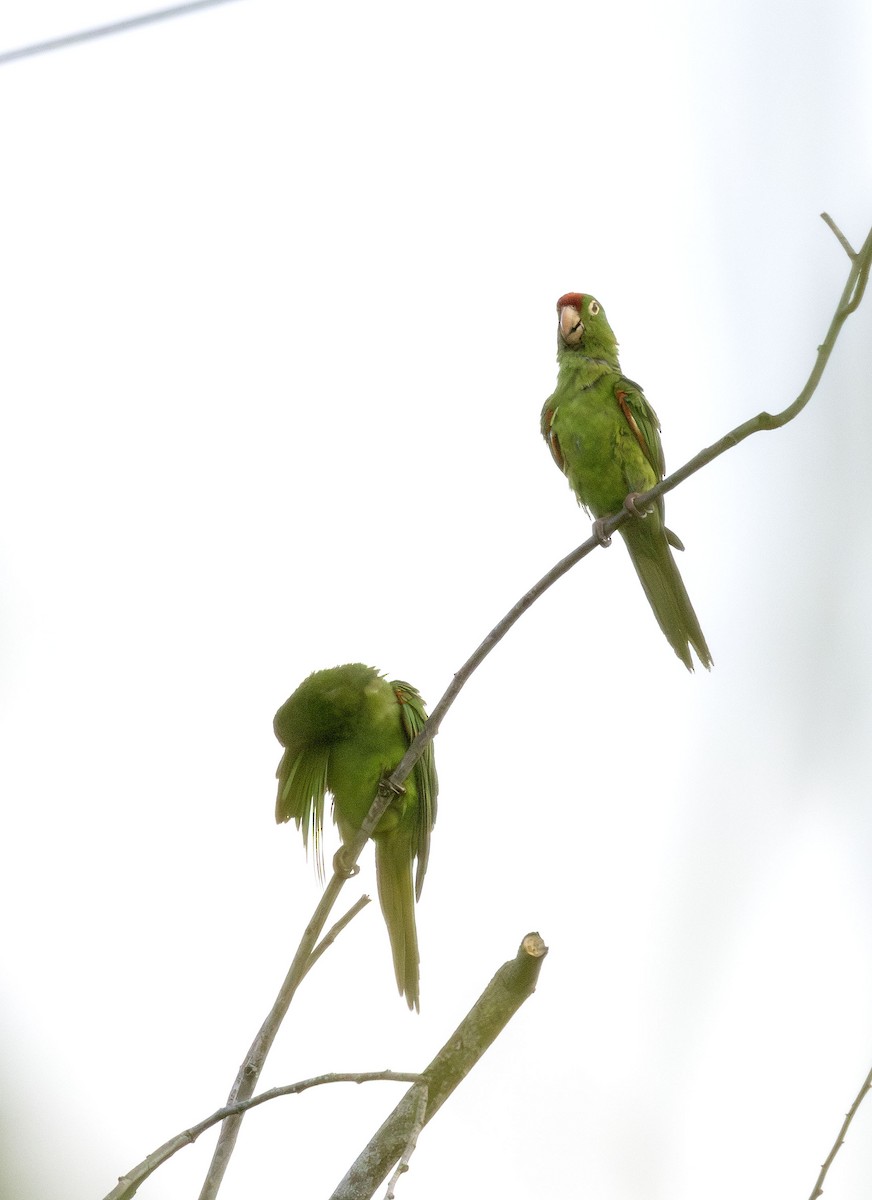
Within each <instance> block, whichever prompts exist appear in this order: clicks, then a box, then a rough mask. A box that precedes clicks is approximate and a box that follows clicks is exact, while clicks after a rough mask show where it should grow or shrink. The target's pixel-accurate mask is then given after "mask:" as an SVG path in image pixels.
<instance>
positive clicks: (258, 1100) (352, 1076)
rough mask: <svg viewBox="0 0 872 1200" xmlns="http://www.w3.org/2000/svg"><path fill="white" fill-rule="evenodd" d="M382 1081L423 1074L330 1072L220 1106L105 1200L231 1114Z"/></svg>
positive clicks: (123, 1197) (118, 1199)
mask: <svg viewBox="0 0 872 1200" xmlns="http://www.w3.org/2000/svg"><path fill="white" fill-rule="evenodd" d="M380 1080H387V1081H388V1082H391V1083H416V1084H420V1083H421V1076H420V1075H413V1074H410V1073H409V1072H405V1071H354V1072H331V1073H330V1074H329V1075H315V1076H314V1077H313V1078H312V1079H302V1080H300V1082H299V1083H286V1084H283V1085H282V1086H281V1087H274V1088H270V1090H269V1091H268V1092H261V1093H260V1095H259V1096H254V1097H252V1099H250V1100H241V1101H239V1103H238V1104H231V1105H230V1106H228V1107H226V1108H219V1109H218V1111H217V1112H214V1113H212V1115H211V1117H206V1118H205V1120H203V1121H200V1122H199V1123H198V1124H196V1125H192V1126H191V1128H190V1129H185V1130H184V1131H183V1132H182V1133H177V1134H176V1136H175V1137H172V1138H170V1140H169V1141H168V1142H164V1144H163V1145H162V1146H159V1147H158V1148H157V1150H153V1151H152V1153H151V1154H149V1156H148V1158H145V1159H143V1161H142V1162H141V1163H139V1164H138V1165H137V1166H135V1167H134V1168H133V1169H132V1170H131V1171H128V1172H127V1174H126V1175H122V1176H121V1178H120V1179H119V1180H118V1183H117V1185H116V1186H115V1187H114V1188H113V1189H112V1191H111V1192H109V1193H108V1194H107V1195H106V1197H105V1198H104V1200H129V1197H131V1196H133V1195H134V1194H135V1193H136V1191H137V1189H138V1188H139V1187H140V1185H141V1184H142V1183H144V1181H145V1180H146V1179H148V1177H149V1175H151V1173H152V1172H153V1171H156V1170H157V1168H158V1167H159V1166H161V1165H162V1164H163V1163H165V1162H166V1161H167V1159H170V1158H172V1156H173V1155H174V1154H175V1153H176V1151H177V1150H181V1149H182V1147H183V1146H190V1145H193V1143H194V1142H195V1141H196V1140H197V1138H198V1137H199V1136H200V1134H201V1133H205V1132H206V1130H207V1129H211V1127H212V1126H213V1125H217V1124H218V1122H219V1121H223V1120H225V1119H226V1118H227V1117H229V1116H233V1115H238V1114H240V1113H243V1112H246V1111H247V1110H248V1109H249V1108H257V1107H258V1105H260V1104H266V1103H267V1102H268V1101H269V1100H276V1099H278V1097H279V1096H296V1095H299V1094H300V1092H306V1091H308V1090H309V1088H313V1087H320V1086H321V1085H322V1084H325V1083H374V1082H376V1081H380Z"/></svg>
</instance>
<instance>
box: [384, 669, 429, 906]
mask: <svg viewBox="0 0 872 1200" xmlns="http://www.w3.org/2000/svg"><path fill="white" fill-rule="evenodd" d="M391 687H392V688H393V689H394V693H395V694H396V697H397V700H398V701H399V704H400V713H401V715H402V718H403V729H404V730H405V733H406V737H407V738H408V739H409V743H410V744H411V743H412V741H413V740H414V739H415V738H416V737H417V736H418V734H419V733H420V732H421V730H422V729H423V728H424V723H425V721H426V720H427V713H426V712H425V710H424V701H423V700H422V699H421V694H420V692H418V691H417V690H416V689H415V688H413V687H412V686H411V684H409V683H403V682H402V680H399V679H395V680H394V681H393V682H392V683H391ZM412 774H413V775H414V777H415V786H416V787H417V791H418V809H417V813H416V821H415V840H416V843H417V855H418V867H417V871H416V873H415V899H416V900H420V899H421V889H422V888H423V886H424V875H425V874H426V871H427V860H428V858H429V857H430V830H431V829H432V828H433V826H434V824H435V823H436V796H437V794H438V792H439V780H438V779H437V777H436V759H435V757H434V754H433V743H432V742H428V743H427V747H426V749H425V750H424V753H423V754H422V755H421V757H420V758H419V759H418V761H417V762H416V763H415V765H414V767H413V768H412Z"/></svg>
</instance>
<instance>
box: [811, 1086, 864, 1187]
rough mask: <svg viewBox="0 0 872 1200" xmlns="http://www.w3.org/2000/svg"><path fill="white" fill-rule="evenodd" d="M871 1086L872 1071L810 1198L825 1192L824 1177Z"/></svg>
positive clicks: (844, 1123)
mask: <svg viewBox="0 0 872 1200" xmlns="http://www.w3.org/2000/svg"><path fill="white" fill-rule="evenodd" d="M870 1088H872V1071H870V1072H869V1074H868V1075H867V1076H866V1078H865V1079H864V1080H863V1086H862V1087H861V1088H860V1090H859V1092H858V1093H857V1096H856V1099H855V1100H854V1103H853V1104H852V1105H851V1107H850V1108H849V1109H848V1111H847V1113H846V1114H845V1119H844V1121H843V1122H842V1128H841V1129H840V1130H839V1135H838V1137H837V1138H836V1140H835V1142H833V1148H832V1150H831V1151H830V1152H829V1154H828V1155H827V1157H826V1161H825V1162H824V1164H823V1166H822V1167H821V1172H820V1175H818V1177H817V1180H816V1182H815V1185H814V1187H813V1188H812V1191H811V1195H810V1196H809V1200H817V1197H818V1196H820V1195H822V1194H823V1190H824V1179H826V1175H827V1171H829V1169H830V1167H831V1166H832V1163H833V1159H834V1158H835V1157H836V1155H837V1154H838V1153H839V1149H840V1148H841V1146H842V1143H843V1142H844V1140H845V1134H846V1133H847V1132H848V1126H849V1125H850V1124H851V1122H852V1121H853V1119H854V1113H855V1112H856V1111H857V1109H858V1108H859V1107H860V1105H861V1104H862V1103H863V1097H864V1096H865V1095H866V1093H867V1092H868V1091H869V1089H870Z"/></svg>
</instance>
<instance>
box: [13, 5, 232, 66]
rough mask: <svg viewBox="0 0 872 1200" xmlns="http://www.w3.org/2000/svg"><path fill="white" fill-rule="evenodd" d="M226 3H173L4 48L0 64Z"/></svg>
mask: <svg viewBox="0 0 872 1200" xmlns="http://www.w3.org/2000/svg"><path fill="white" fill-rule="evenodd" d="M227 3H228V0H192V2H191V3H190V4H175V5H173V7H172V8H161V9H158V10H157V12H150V13H145V14H144V15H143V16H141V17H128V18H127V19H126V20H124V21H114V22H113V23H112V24H111V25H97V26H95V27H94V28H93V29H82V30H80V32H79V33H68V34H65V35H64V37H57V38H51V39H49V40H48V41H45V42H35V43H34V44H33V45H32V46H22V47H21V48H20V49H19V50H4V51H2V52H0V66H3V65H4V64H5V63H8V62H13V61H14V60H15V59H17V58H30V57H32V56H33V55H34V54H44V53H45V52H46V51H47V50H62V49H64V47H65V46H75V45H76V44H77V43H78V42H90V41H93V39H94V38H101V37H108V35H109V34H110V33H125V32H126V31H127V30H128V29H136V28H138V26H140V25H151V24H152V23H153V22H154V21H165V20H166V19H167V17H183V16H185V15H186V14H187V13H190V12H195V11H196V10H197V9H198V8H212V7H213V6H214V5H216V4H227Z"/></svg>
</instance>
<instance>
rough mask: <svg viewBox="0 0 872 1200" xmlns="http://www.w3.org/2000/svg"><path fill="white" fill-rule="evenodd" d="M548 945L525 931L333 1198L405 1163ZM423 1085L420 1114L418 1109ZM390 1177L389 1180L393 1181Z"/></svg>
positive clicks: (512, 1008)
mask: <svg viewBox="0 0 872 1200" xmlns="http://www.w3.org/2000/svg"><path fill="white" fill-rule="evenodd" d="M547 953H548V947H547V946H546V945H545V943H544V942H543V941H542V938H541V937H540V936H539V934H538V933H528V934H527V936H526V937H525V938H524V940H523V941H522V942H521V945H520V946H519V947H518V953H517V955H516V956H515V957H514V958H512V959H510V960H509V961H508V962H506V963H503V965H502V966H501V967H500V969H499V970H498V971H497V973H496V975H494V977H493V979H492V980H491V981H490V983H489V984H488V985H487V987H486V988H485V990H484V991H483V992H482V994H481V995H480V996H479V998H478V1000H476V1002H475V1004H474V1005H473V1006H472V1008H471V1009H470V1010H469V1012H468V1013H467V1015H466V1016H465V1017H464V1018H463V1020H462V1021H461V1022H460V1024H459V1025H458V1027H457V1028H456V1029H455V1031H454V1033H452V1035H451V1037H450V1038H449V1039H448V1041H447V1042H446V1043H445V1045H444V1046H443V1047H442V1049H441V1050H440V1051H439V1053H438V1054H437V1055H436V1057H435V1058H434V1059H433V1061H432V1062H431V1063H430V1064H429V1066H427V1067H425V1068H424V1070H423V1071H422V1072H421V1078H420V1080H419V1082H418V1083H417V1084H415V1085H414V1086H413V1087H411V1088H409V1090H408V1091H407V1092H406V1094H405V1096H403V1098H402V1100H401V1101H400V1102H399V1104H398V1105H397V1107H396V1108H395V1109H394V1111H393V1112H392V1113H391V1114H390V1115H389V1116H388V1117H387V1118H386V1119H385V1120H384V1122H383V1123H382V1125H381V1128H380V1129H378V1130H377V1131H376V1132H375V1133H374V1134H373V1136H372V1137H371V1138H370V1140H369V1143H368V1144H367V1145H366V1146H365V1147H364V1149H363V1150H362V1151H361V1152H360V1154H359V1155H358V1156H357V1158H356V1159H355V1161H354V1162H353V1163H352V1165H351V1167H349V1169H348V1171H347V1173H346V1174H345V1177H344V1178H343V1179H342V1181H341V1182H340V1183H339V1185H338V1187H337V1188H336V1190H335V1191H334V1193H333V1195H332V1197H331V1200H368V1198H369V1197H371V1196H373V1195H374V1194H375V1192H376V1190H377V1189H378V1187H379V1185H380V1184H381V1182H382V1180H383V1179H385V1177H386V1176H387V1173H388V1171H389V1170H390V1169H391V1167H392V1166H393V1164H394V1163H395V1162H397V1161H398V1160H399V1161H400V1163H401V1172H400V1173H402V1166H403V1165H405V1166H406V1167H407V1166H408V1153H409V1152H410V1147H411V1144H412V1142H411V1139H412V1138H416V1137H417V1132H418V1125H419V1123H420V1125H421V1127H423V1126H424V1125H426V1124H427V1122H428V1121H429V1120H430V1119H431V1118H432V1117H434V1116H435V1115H436V1113H437V1112H438V1111H439V1109H440V1108H441V1107H442V1105H443V1104H444V1103H445V1101H446V1100H447V1099H448V1097H449V1096H450V1095H451V1093H452V1092H453V1091H454V1089H455V1088H456V1087H457V1086H458V1084H460V1083H462V1082H463V1080H464V1079H465V1078H466V1076H467V1075H468V1074H469V1072H470V1071H471V1070H472V1068H473V1067H474V1066H476V1065H477V1063H478V1061H479V1059H480V1058H481V1056H482V1055H483V1054H484V1052H485V1051H486V1050H487V1048H488V1047H489V1046H490V1045H491V1044H492V1043H493V1042H494V1040H495V1039H496V1038H497V1037H498V1036H499V1034H500V1033H502V1031H503V1029H504V1028H505V1027H506V1025H507V1024H508V1023H509V1021H510V1020H511V1019H512V1017H513V1016H514V1015H515V1013H516V1012H517V1011H518V1009H519V1008H520V1007H521V1005H522V1004H523V1003H524V1001H525V1000H527V999H528V998H529V997H530V996H532V994H533V992H534V991H535V990H536V983H537V981H538V979H539V971H540V969H541V967H542V961H543V959H544V958H545V955H546V954H547ZM422 1084H423V1085H424V1086H425V1087H426V1104H425V1111H424V1115H423V1118H421V1117H420V1114H419V1111H418V1109H419V1104H420V1103H421V1095H422ZM393 1182H394V1180H393V1179H392V1180H391V1184H392V1185H393Z"/></svg>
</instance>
